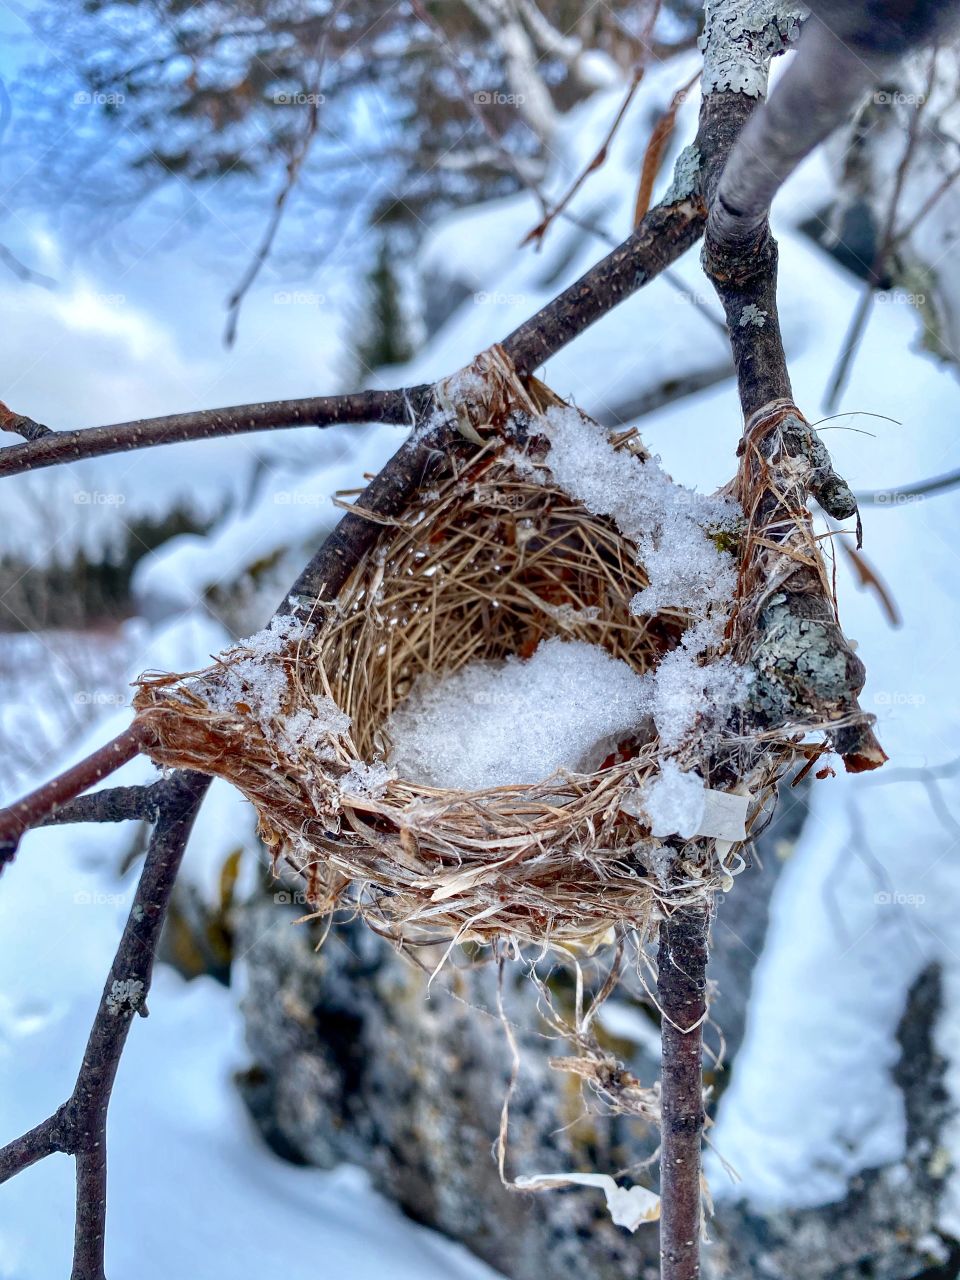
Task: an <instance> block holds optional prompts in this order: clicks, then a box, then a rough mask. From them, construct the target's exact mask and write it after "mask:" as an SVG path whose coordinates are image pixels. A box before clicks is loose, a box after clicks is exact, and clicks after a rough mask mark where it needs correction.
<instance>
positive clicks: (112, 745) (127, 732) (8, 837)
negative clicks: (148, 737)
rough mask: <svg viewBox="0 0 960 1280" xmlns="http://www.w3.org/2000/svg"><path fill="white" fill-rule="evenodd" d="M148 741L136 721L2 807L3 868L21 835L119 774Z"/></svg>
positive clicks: (0, 862) (0, 852)
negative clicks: (50, 779)
mask: <svg viewBox="0 0 960 1280" xmlns="http://www.w3.org/2000/svg"><path fill="white" fill-rule="evenodd" d="M143 742H144V730H143V728H142V726H141V725H138V724H132V725H130V727H129V728H127V729H124V731H123V732H122V733H118V734H117V736H116V737H115V738H113V739H112V740H111V741H110V742H108V743H106V745H105V746H102V747H99V748H98V749H97V750H96V751H94V752H93V753H92V754H91V755H89V756H87V757H86V759H84V760H81V761H80V762H79V763H78V764H75V765H74V766H73V767H72V768H70V769H67V770H65V771H64V772H63V773H61V774H60V775H59V776H58V777H56V778H54V779H52V781H50V782H46V783H44V785H43V786H42V787H38V788H37V789H36V790H35V791H31V792H30V794H29V795H26V796H23V797H22V798H21V799H20V800H16V801H14V803H13V804H11V805H8V806H7V808H5V809H0V871H2V870H3V868H4V867H5V866H6V865H7V863H9V862H12V861H13V858H14V856H15V855H16V852H17V845H18V844H19V843H20V837H21V836H22V835H23V833H24V832H25V831H29V829H30V828H31V827H36V826H38V825H39V824H40V823H42V822H44V821H45V819H47V818H49V817H50V815H51V814H52V813H54V812H55V811H56V810H57V809H59V808H60V807H61V806H62V805H65V804H66V803H67V802H68V801H71V800H74V799H75V798H76V797H77V796H78V795H80V793H81V792H82V791H87V790H89V788H90V787H92V786H95V785H96V784H97V783H98V782H100V780H101V779H102V778H106V777H109V775H110V774H111V773H115V772H116V771H117V769H119V768H120V767H121V765H124V764H126V763H127V762H128V761H129V760H132V759H133V758H134V756H137V755H139V754H140V751H141V750H142V747H143Z"/></svg>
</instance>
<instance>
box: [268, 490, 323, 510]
mask: <svg viewBox="0 0 960 1280" xmlns="http://www.w3.org/2000/svg"><path fill="white" fill-rule="evenodd" d="M273 501H274V503H275V504H276V505H277V506H278V507H321V506H323V504H324V502H325V501H326V499H325V498H324V496H323V494H322V493H298V492H297V490H296V489H278V490H277V492H276V493H275V494H274V495H273Z"/></svg>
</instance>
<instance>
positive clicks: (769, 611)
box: [749, 594, 862, 725]
mask: <svg viewBox="0 0 960 1280" xmlns="http://www.w3.org/2000/svg"><path fill="white" fill-rule="evenodd" d="M793 603H794V602H792V601H791V600H790V599H789V598H788V597H787V596H786V595H783V594H781V595H777V596H774V597H773V599H772V600H771V601H770V603H769V605H768V606H767V607H766V608H765V609H764V611H763V613H762V614H761V616H760V619H759V629H760V632H761V635H762V639H761V641H760V644H759V646H758V648H757V650H756V651H755V653H754V657H753V666H754V669H755V671H756V679H755V680H754V681H753V683H752V684H751V686H750V698H749V702H750V707H751V709H752V710H753V711H754V712H755V713H757V714H758V715H759V716H760V718H761V719H762V720H763V721H764V722H765V723H767V724H770V725H776V724H784V723H787V722H788V721H790V720H794V719H799V718H801V717H802V716H804V715H810V714H813V715H815V716H822V717H823V718H825V719H826V718H828V717H829V715H830V714H831V713H836V712H837V711H838V710H841V709H842V708H843V706H844V704H845V703H847V702H849V700H850V697H851V692H852V688H853V685H854V684H855V683H856V677H857V673H856V672H851V670H850V664H851V662H854V663H856V661H857V660H856V659H855V658H853V655H852V654H851V653H850V652H849V650H848V649H847V648H846V646H845V645H844V644H843V636H842V633H841V631H840V628H839V626H838V625H837V624H836V623H835V622H833V621H830V620H827V619H821V618H811V617H808V616H805V615H804V614H802V613H801V612H799V611H798V610H797V609H796V608H795V607H792V605H793ZM860 684H862V680H861V681H860Z"/></svg>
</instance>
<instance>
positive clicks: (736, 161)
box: [707, 0, 957, 252]
mask: <svg viewBox="0 0 960 1280" xmlns="http://www.w3.org/2000/svg"><path fill="white" fill-rule="evenodd" d="M764 4H767V5H768V7H770V6H769V0H746V8H747V9H748V10H749V9H751V8H753V9H761V8H762V7H763V5H764ZM772 7H773V8H774V10H775V9H776V6H775V5H774V6H772ZM810 7H811V8H812V9H813V11H814V15H813V16H812V17H810V18H809V19H807V21H806V23H805V26H804V32H803V37H802V39H801V40H800V46H799V49H798V50H797V56H796V58H795V59H794V61H793V63H792V64H791V66H790V67H788V68H787V70H786V71H785V72H784V75H783V77H782V79H781V81H780V83H779V84H778V85H777V88H776V90H775V91H774V92H773V94H771V97H770V101H769V103H767V104H766V105H765V106H764V107H763V109H762V110H760V111H758V112H756V114H755V115H754V116H753V118H752V119H751V120H750V122H749V124H748V125H747V127H746V128H745V129H744V130H743V132H742V134H741V135H740V137H739V139H738V141H737V144H736V146H735V147H734V148H733V149H732V151H731V152H730V154H729V160H728V161H727V163H726V165H725V167H724V170H723V176H722V178H721V180H720V184H719V189H718V191H717V198H716V200H715V201H711V206H710V217H709V222H708V226H707V244H708V246H709V248H710V251H711V252H712V251H713V249H714V248H716V247H717V246H720V245H726V246H728V247H738V248H740V249H745V248H746V247H747V246H748V245H749V244H750V243H751V242H755V241H756V239H757V237H758V236H759V234H760V232H761V230H762V227H763V225H764V224H765V222H766V219H767V217H768V215H769V212H770V206H771V204H772V202H773V198H774V196H775V195H776V193H777V192H778V191H779V189H780V188H781V187H782V186H783V184H784V182H786V180H787V178H789V176H790V174H791V173H793V171H794V169H796V167H797V165H798V164H799V163H800V161H801V160H803V159H804V158H805V157H806V156H808V155H809V154H810V152H811V151H813V149H814V147H816V146H817V145H818V144H819V143H821V142H822V141H823V140H824V139H825V138H827V137H828V136H829V135H830V134H831V133H832V132H833V130H834V129H835V128H837V126H838V125H840V124H842V123H843V122H844V121H845V120H847V119H849V117H850V114H851V112H852V111H853V110H854V108H855V107H856V106H857V104H858V103H859V102H860V101H861V99H862V98H863V97H864V95H865V94H866V93H867V92H868V91H869V90H870V88H871V87H872V86H874V85H876V84H878V83H880V81H881V80H882V79H883V77H884V76H885V75H887V74H888V73H889V71H890V70H891V68H892V67H894V66H895V64H896V62H897V60H898V59H899V58H901V57H902V56H903V55H904V54H906V53H908V52H909V51H910V49H911V48H913V47H914V46H916V45H918V44H922V43H926V42H930V41H932V40H934V39H935V38H937V37H939V36H940V35H942V34H943V33H944V32H945V31H946V30H947V28H948V27H950V26H955V25H956V20H957V19H956V12H957V6H956V3H955V0H921V2H920V3H910V4H907V3H904V0H876V3H873V4H870V5H864V4H862V3H859V2H854V0H814V3H812V4H811V6H810ZM724 8H726V9H728V10H729V11H730V12H731V13H733V12H734V6H732V5H726V6H724V5H723V4H722V3H721V4H718V5H714V9H715V10H723V9H724ZM739 11H740V10H739V6H738V7H737V10H736V12H739ZM713 87H715V88H718V89H722V88H724V87H726V86H724V85H716V86H713ZM729 87H733V88H735V87H736V86H729Z"/></svg>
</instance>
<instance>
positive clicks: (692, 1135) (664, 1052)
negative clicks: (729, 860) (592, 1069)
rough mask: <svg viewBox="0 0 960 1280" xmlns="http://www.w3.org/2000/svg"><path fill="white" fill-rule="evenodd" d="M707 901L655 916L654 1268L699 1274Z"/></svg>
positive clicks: (671, 1276)
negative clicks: (657, 1137) (657, 1142)
mask: <svg viewBox="0 0 960 1280" xmlns="http://www.w3.org/2000/svg"><path fill="white" fill-rule="evenodd" d="M708 930H709V915H708V908H707V907H705V906H700V905H698V906H693V907H681V908H678V909H677V910H676V911H674V913H673V914H672V915H669V916H667V917H665V918H664V919H663V920H662V921H661V922H660V945H659V950H658V955H657V1000H658V1002H659V1005H660V1012H661V1014H662V1020H661V1024H660V1040H661V1046H662V1047H661V1051H660V1052H661V1056H660V1062H661V1069H660V1115H661V1119H660V1129H661V1157H660V1275H661V1277H662V1280H696V1277H697V1276H699V1274H700V1195H701V1192H700V1140H701V1135H702V1133H703V1123H704V1111H703V1066H702V1061H703V1023H704V1020H705V1019H706V1015H707V1000H706V992H707V973H706V970H707V934H708Z"/></svg>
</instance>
